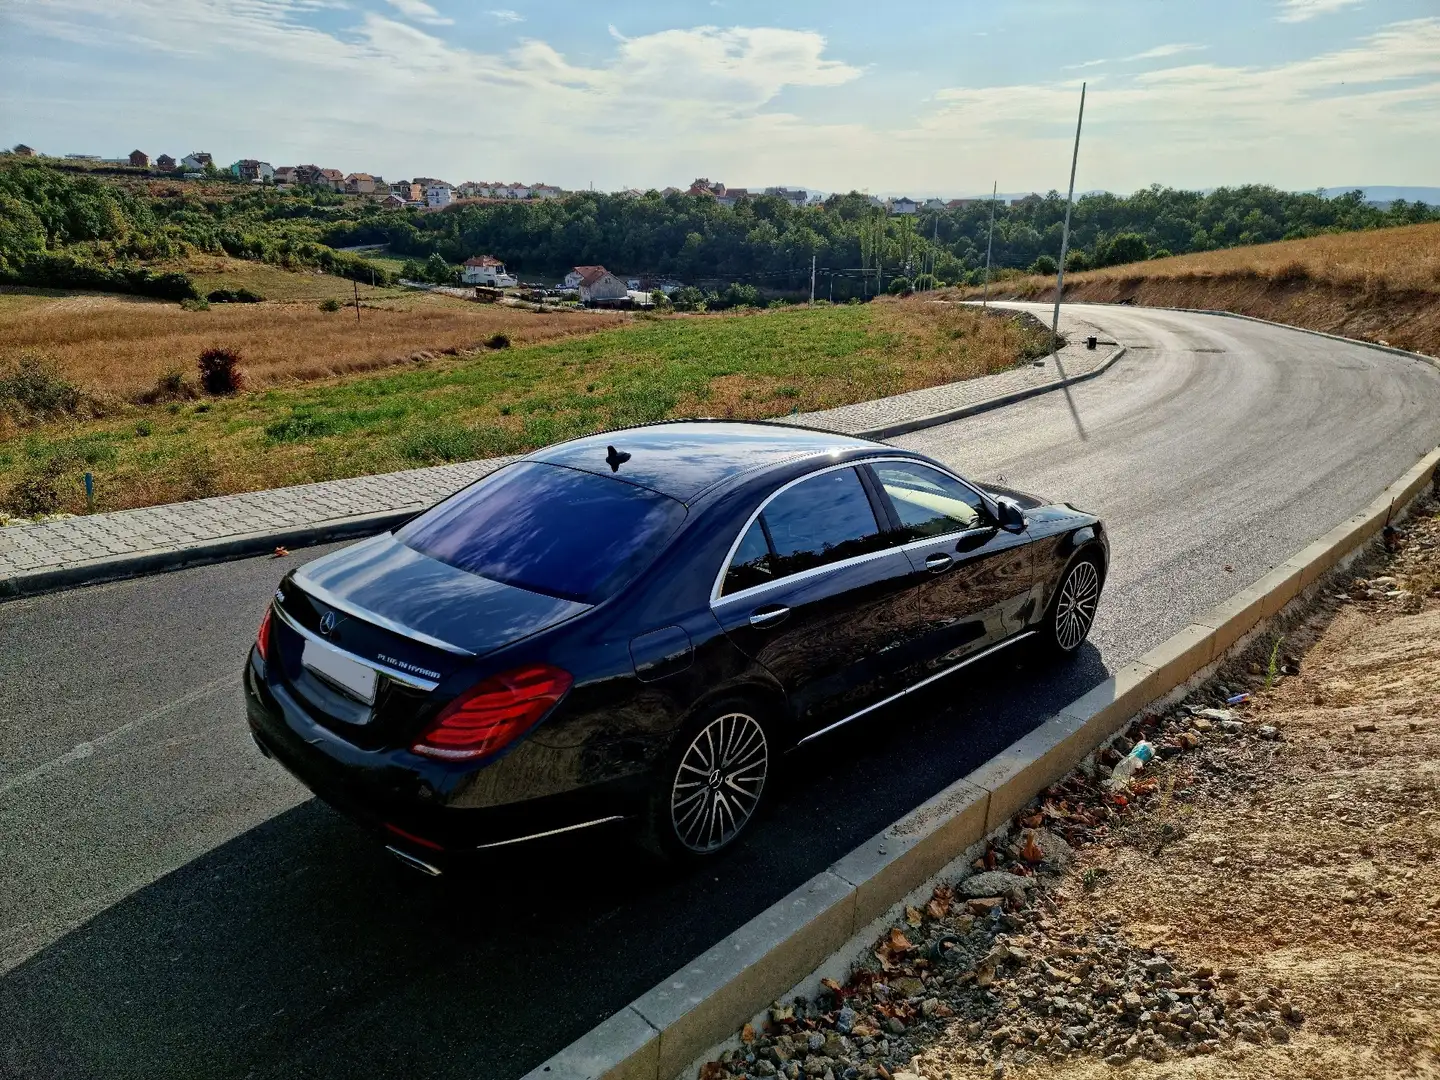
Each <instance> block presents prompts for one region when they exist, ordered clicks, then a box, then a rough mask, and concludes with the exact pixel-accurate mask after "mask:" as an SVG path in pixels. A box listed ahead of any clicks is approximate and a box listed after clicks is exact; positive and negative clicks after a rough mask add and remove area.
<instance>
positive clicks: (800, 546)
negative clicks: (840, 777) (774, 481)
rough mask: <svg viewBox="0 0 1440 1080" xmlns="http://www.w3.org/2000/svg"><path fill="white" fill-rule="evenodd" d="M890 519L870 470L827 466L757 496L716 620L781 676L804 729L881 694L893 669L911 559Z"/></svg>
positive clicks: (908, 601)
mask: <svg viewBox="0 0 1440 1080" xmlns="http://www.w3.org/2000/svg"><path fill="white" fill-rule="evenodd" d="M882 522H884V523H885V524H882ZM887 524H888V520H887V516H886V514H885V512H884V511H883V510H882V509H881V504H880V502H879V497H878V493H876V492H875V491H874V490H873V489H872V488H871V487H870V486H869V484H868V478H866V479H865V480H862V478H861V474H860V473H859V472H858V471H857V470H856V469H855V468H853V467H851V466H841V467H838V468H832V469H827V470H825V471H823V472H819V473H816V474H814V475H812V476H809V477H806V478H805V479H803V480H800V481H798V482H796V483H793V484H791V485H789V486H787V487H784V488H782V489H781V490H780V491H778V492H777V493H776V494H775V495H773V496H772V497H771V498H770V500H769V501H768V502H766V503H765V504H764V506H763V507H762V509H761V512H760V513H759V514H758V515H757V516H756V517H755V518H754V519H753V520H752V521H751V522H750V524H749V525H748V526H747V528H746V530H745V532H744V533H743V534H742V535H741V537H740V539H739V543H738V545H737V547H736V549H735V551H734V554H733V555H732V556H731V559H730V563H729V565H728V566H727V568H726V570H725V573H724V577H723V578H722V580H721V582H720V586H719V595H718V597H717V598H716V599H715V600H714V602H713V605H712V606H713V610H714V612H715V617H716V618H717V619H718V620H719V621H720V625H721V626H722V627H723V628H724V629H725V632H726V634H727V635H728V636H729V637H730V639H731V640H732V641H733V642H734V643H735V644H736V646H738V647H739V648H740V649H741V650H742V651H743V652H745V653H746V654H747V655H748V656H750V657H752V658H753V659H755V660H757V661H758V662H760V663H761V664H763V665H764V666H765V667H766V668H767V669H768V670H769V671H770V672H771V673H772V674H773V675H774V676H775V678H776V679H777V680H779V682H780V683H781V685H782V686H783V687H784V688H785V692H786V694H787V695H788V696H789V700H790V704H791V710H792V713H793V715H794V716H795V717H796V718H797V720H798V721H799V724H800V726H801V728H802V730H804V731H814V730H818V729H819V728H821V727H824V726H826V725H827V724H829V723H832V722H834V721H836V720H838V719H841V718H843V717H845V716H848V715H850V714H851V713H853V712H856V711H858V710H860V709H863V708H864V707H865V706H867V705H869V704H871V703H873V702H874V701H876V700H878V699H879V698H880V697H881V696H883V695H884V694H885V693H886V692H887V687H889V685H890V682H891V680H892V678H893V676H894V675H895V674H896V671H897V667H896V664H897V660H898V656H899V653H898V650H897V646H898V645H899V644H900V642H901V638H902V635H903V633H904V631H905V628H906V626H907V625H908V624H909V623H911V622H913V614H912V612H911V610H910V609H911V608H912V607H913V604H914V600H913V598H912V597H911V596H910V595H909V593H910V589H911V583H910V578H911V576H912V566H911V563H910V560H909V558H908V557H907V556H906V555H905V552H904V551H902V550H901V549H900V547H899V546H898V543H897V540H896V537H895V536H894V535H893V534H892V533H891V532H890V531H889V530H888V528H887V527H886V525H887Z"/></svg>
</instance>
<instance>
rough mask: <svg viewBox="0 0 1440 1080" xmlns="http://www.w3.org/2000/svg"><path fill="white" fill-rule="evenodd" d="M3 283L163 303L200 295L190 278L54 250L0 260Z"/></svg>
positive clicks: (0, 278) (185, 275)
mask: <svg viewBox="0 0 1440 1080" xmlns="http://www.w3.org/2000/svg"><path fill="white" fill-rule="evenodd" d="M0 281H5V282H10V283H13V284H16V285H39V286H44V287H49V288H59V289H100V290H103V291H106V292H123V293H135V294H137V295H140V296H158V297H160V298H161V299H163V300H187V299H195V298H197V297H198V296H199V295H200V294H199V293H198V292H196V290H195V283H194V282H193V281H191V280H190V277H189V275H187V274H179V273H174V272H166V273H157V272H155V271H154V270H147V269H145V268H144V267H140V266H126V265H124V264H116V265H111V264H105V265H101V264H98V263H93V262H89V261H88V260H86V259H83V258H81V257H79V256H76V255H71V254H68V253H57V252H51V251H39V252H25V253H22V254H20V255H18V256H9V255H8V253H7V257H5V258H0Z"/></svg>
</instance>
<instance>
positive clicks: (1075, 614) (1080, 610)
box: [1040, 555, 1105, 658]
mask: <svg viewBox="0 0 1440 1080" xmlns="http://www.w3.org/2000/svg"><path fill="white" fill-rule="evenodd" d="M1104 584H1105V575H1104V573H1103V572H1102V571H1101V569H1100V564H1099V563H1098V562H1097V561H1096V560H1095V559H1094V558H1092V557H1091V556H1088V555H1084V556H1081V557H1080V558H1078V559H1076V560H1075V561H1074V562H1072V563H1071V564H1070V565H1069V566H1067V567H1066V568H1065V573H1064V575H1063V576H1062V577H1061V578H1060V584H1059V585H1058V586H1057V587H1056V589H1055V595H1054V597H1053V598H1052V599H1051V601H1050V607H1049V609H1048V610H1047V611H1046V612H1045V620H1044V622H1043V623H1042V624H1041V626H1040V642H1041V647H1042V648H1043V649H1044V650H1045V652H1047V653H1049V654H1050V655H1051V656H1054V657H1058V658H1065V657H1071V656H1074V655H1075V654H1076V653H1077V652H1079V650H1080V646H1081V645H1083V644H1084V643H1085V639H1086V637H1088V636H1089V634H1090V628H1091V627H1092V626H1094V625H1095V612H1096V611H1097V609H1098V608H1099V606H1100V590H1101V589H1102V588H1103V587H1104Z"/></svg>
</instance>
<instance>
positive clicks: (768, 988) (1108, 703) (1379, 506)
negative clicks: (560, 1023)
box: [522, 449, 1440, 1080]
mask: <svg viewBox="0 0 1440 1080" xmlns="http://www.w3.org/2000/svg"><path fill="white" fill-rule="evenodd" d="M1437 466H1440V449H1436V450H1432V451H1431V452H1430V453H1428V454H1426V455H1425V456H1424V457H1422V458H1421V459H1420V460H1419V461H1418V462H1417V463H1416V464H1415V465H1413V466H1412V467H1411V468H1410V469H1409V470H1407V471H1406V472H1405V474H1404V475H1402V476H1401V477H1400V479H1398V480H1396V481H1395V482H1394V483H1392V484H1391V485H1389V486H1388V487H1387V488H1386V489H1385V490H1384V491H1383V492H1381V494H1380V495H1379V496H1378V497H1376V498H1375V499H1374V500H1373V501H1372V502H1371V503H1370V504H1369V505H1368V506H1366V508H1365V509H1364V510H1362V511H1360V512H1359V513H1358V514H1355V515H1354V516H1352V517H1350V518H1349V519H1347V520H1346V521H1344V522H1342V523H1340V524H1339V525H1337V526H1335V527H1334V528H1333V529H1331V530H1330V531H1329V532H1327V533H1326V534H1325V535H1324V536H1322V537H1320V538H1319V539H1318V540H1316V541H1315V542H1314V543H1312V544H1309V545H1308V546H1306V547H1305V548H1303V549H1302V550H1301V551H1299V552H1297V553H1296V554H1295V555H1294V556H1292V557H1291V558H1290V559H1288V560H1287V561H1286V562H1284V563H1282V564H1280V565H1279V566H1277V567H1275V568H1274V569H1273V570H1271V571H1270V572H1269V573H1268V574H1266V575H1265V576H1264V577H1262V578H1260V579H1259V580H1258V581H1256V582H1255V583H1253V584H1252V585H1250V586H1248V587H1247V588H1245V589H1242V590H1240V591H1239V592H1237V593H1236V594H1234V595H1233V596H1232V597H1231V598H1230V599H1229V600H1226V601H1224V602H1222V603H1221V604H1218V605H1216V606H1215V607H1214V608H1211V609H1210V611H1208V612H1206V613H1205V614H1204V615H1202V616H1200V617H1199V618H1198V619H1196V621H1195V622H1193V623H1191V624H1190V625H1188V626H1186V627H1185V628H1184V629H1183V630H1181V631H1179V632H1178V633H1176V634H1173V635H1171V636H1170V637H1169V638H1167V639H1166V640H1165V641H1163V642H1161V643H1160V644H1159V645H1157V646H1155V647H1154V648H1153V649H1151V650H1150V651H1149V652H1147V653H1145V654H1144V655H1143V656H1141V657H1140V658H1139V659H1138V660H1136V661H1134V662H1132V663H1130V664H1127V665H1125V666H1124V667H1122V668H1120V669H1118V670H1117V671H1115V672H1114V673H1113V674H1111V676H1110V677H1109V678H1108V679H1106V680H1105V681H1104V682H1102V683H1100V684H1099V685H1098V686H1096V687H1093V688H1092V689H1091V690H1089V691H1087V692H1086V693H1084V694H1082V695H1081V696H1080V697H1079V698H1077V699H1075V700H1074V701H1072V702H1071V703H1070V704H1069V705H1067V706H1065V707H1064V708H1062V709H1061V710H1060V711H1059V712H1058V713H1056V714H1055V715H1053V716H1051V717H1048V718H1047V719H1046V720H1044V721H1043V722H1042V723H1041V724H1039V725H1038V726H1037V727H1035V728H1034V729H1032V730H1031V731H1029V732H1027V733H1026V734H1025V735H1022V736H1021V737H1020V738H1019V739H1017V740H1016V741H1015V742H1013V743H1011V744H1010V745H1009V746H1008V747H1006V748H1005V749H1004V750H1002V751H1001V752H1000V753H999V754H997V755H995V756H994V757H992V758H991V759H990V760H989V761H987V762H985V764H983V765H981V766H980V767H979V768H978V769H975V770H974V771H972V772H971V773H969V774H968V775H966V776H964V777H962V778H961V779H959V780H957V781H955V782H954V783H953V784H951V785H949V786H948V787H946V788H945V789H944V790H942V791H941V792H939V793H938V794H937V795H935V796H933V797H932V798H930V799H928V800H926V802H924V803H922V804H921V805H920V806H918V807H916V808H915V809H914V810H911V811H910V812H909V813H908V814H906V815H904V816H903V817H901V818H900V819H899V820H898V821H896V822H894V823H893V824H891V825H890V826H889V827H888V828H886V829H885V830H883V831H882V832H880V833H878V834H877V835H876V836H874V837H872V838H871V839H870V840H868V841H866V842H865V843H863V844H861V845H860V846H859V847H857V848H855V849H854V850H852V851H851V852H850V853H848V854H847V855H845V856H842V857H841V858H840V859H838V860H836V861H835V862H834V863H832V864H831V865H830V867H829V868H828V869H826V870H824V871H822V872H821V873H819V874H817V875H815V876H814V877H813V878H811V879H810V880H809V881H807V882H805V883H804V884H803V885H801V886H799V887H798V888H797V889H795V890H793V891H792V892H791V893H790V894H789V895H787V896H786V897H784V898H783V899H781V900H779V901H778V902H776V903H775V904H773V905H771V906H770V907H769V908H767V909H766V910H765V911H763V912H761V913H760V914H759V915H757V916H755V917H754V918H753V919H751V920H750V921H749V922H747V923H745V924H744V925H743V926H741V927H740V928H738V929H737V930H735V931H734V932H733V933H731V934H729V935H727V936H726V937H725V938H724V939H723V940H721V941H720V942H717V943H716V944H715V945H713V946H712V947H711V948H709V949H707V950H705V952H703V953H702V954H700V956H698V957H696V958H695V960H693V961H692V962H690V963H689V964H686V965H685V966H684V967H682V968H681V969H680V970H678V971H676V972H675V973H674V974H673V975H671V976H670V977H669V978H667V979H664V980H662V981H661V982H660V983H658V984H657V985H656V986H654V987H652V988H651V989H650V990H648V991H647V992H646V993H644V994H642V995H641V996H640V997H639V998H637V999H636V1000H635V1001H634V1002H632V1003H631V1004H629V1005H627V1006H626V1007H625V1008H624V1009H622V1010H621V1011H620V1012H619V1013H617V1014H615V1016H612V1017H611V1018H609V1019H608V1020H606V1021H604V1022H603V1023H601V1024H600V1025H598V1026H596V1027H595V1028H593V1029H591V1030H590V1031H589V1032H587V1033H586V1034H585V1035H583V1036H581V1037H580V1038H579V1039H578V1040H576V1041H575V1042H574V1043H572V1044H571V1045H570V1046H568V1047H566V1048H565V1049H564V1050H561V1051H560V1052H559V1053H558V1054H556V1055H555V1056H553V1057H551V1058H550V1059H549V1060H548V1061H546V1062H543V1063H542V1064H540V1065H538V1066H536V1067H535V1068H534V1069H532V1070H531V1071H530V1072H528V1073H526V1074H525V1076H524V1077H523V1078H522V1080H642V1078H643V1080H671V1078H672V1077H674V1076H676V1075H677V1074H679V1073H680V1071H681V1070H683V1069H685V1068H686V1067H688V1066H690V1065H692V1064H693V1063H695V1062H696V1061H698V1060H700V1059H701V1058H702V1057H703V1056H704V1054H705V1053H706V1052H707V1051H709V1050H710V1049H711V1048H713V1047H715V1046H716V1045H718V1044H721V1043H723V1042H724V1041H725V1040H727V1039H728V1038H731V1037H733V1035H734V1032H735V1031H736V1030H737V1029H738V1028H739V1027H740V1026H741V1025H742V1024H744V1023H746V1022H747V1021H749V1020H750V1019H751V1018H752V1017H754V1016H755V1015H757V1014H758V1013H760V1012H761V1011H762V1010H763V1009H765V1008H766V1007H767V1006H768V1005H769V1004H770V1003H771V1002H772V1001H775V1000H778V999H779V998H780V997H781V996H782V995H783V994H784V993H785V992H786V991H787V990H791V989H792V988H794V987H796V986H798V985H800V984H801V983H802V982H803V981H804V980H805V978H806V977H807V976H808V975H809V974H811V973H813V972H815V971H818V970H820V969H821V968H822V966H823V965H824V964H825V962H826V961H827V960H828V959H829V958H830V957H832V956H833V955H834V954H835V953H837V952H839V951H840V950H841V949H842V948H845V947H846V946H847V945H849V944H850V943H851V941H852V939H853V938H854V937H855V935H857V934H860V933H862V932H864V931H865V930H866V929H867V928H868V927H870V926H871V924H872V923H873V922H874V921H875V920H876V919H877V918H879V917H881V916H883V915H885V914H886V913H887V912H888V911H889V910H890V909H891V908H892V907H893V906H894V905H895V904H896V903H898V902H899V901H901V900H903V899H904V898H905V897H906V896H908V895H909V894H910V893H912V892H913V891H914V890H915V889H917V888H919V887H920V886H922V885H924V884H925V883H926V882H927V881H928V880H929V879H931V878H932V877H934V876H935V875H936V874H937V873H939V872H940V871H941V870H942V869H943V868H944V867H945V866H947V865H948V864H949V863H951V862H952V861H954V860H955V859H956V858H958V857H960V856H962V855H964V854H965V852H966V850H967V849H968V848H970V847H971V846H973V845H975V844H978V843H980V842H981V841H982V840H984V839H985V837H987V836H989V835H990V834H992V833H993V832H995V831H996V830H997V829H998V828H1001V827H1003V826H1004V825H1005V824H1006V822H1008V821H1009V819H1010V818H1011V817H1012V816H1013V815H1014V813H1015V812H1016V811H1018V810H1020V809H1021V808H1022V807H1024V806H1025V805H1026V804H1027V803H1028V802H1029V801H1030V800H1031V799H1033V798H1034V797H1035V796H1036V795H1037V794H1039V793H1040V792H1041V791H1043V790H1044V789H1045V788H1046V787H1048V786H1049V785H1050V784H1052V783H1054V782H1055V781H1056V780H1058V779H1059V778H1060V777H1062V776H1064V775H1065V774H1066V773H1067V772H1069V771H1070V770H1071V769H1072V768H1074V767H1075V766H1076V765H1077V764H1079V763H1080V762H1081V761H1083V760H1084V759H1085V758H1086V757H1087V756H1088V755H1090V754H1091V753H1093V752H1094V751H1095V750H1096V749H1097V748H1099V747H1100V746H1102V745H1103V744H1104V743H1105V742H1107V741H1108V740H1109V739H1111V738H1112V737H1113V736H1114V735H1115V734H1116V733H1117V732H1119V731H1121V730H1122V729H1123V728H1124V727H1125V725H1126V723H1128V722H1129V720H1130V718H1131V717H1132V716H1134V715H1135V714H1136V713H1138V712H1140V711H1141V710H1142V709H1143V708H1145V707H1146V706H1147V705H1149V704H1151V703H1152V702H1155V701H1158V700H1160V699H1162V698H1165V697H1167V696H1169V695H1171V694H1174V693H1176V692H1177V691H1178V690H1179V688H1181V687H1183V686H1185V685H1186V684H1187V683H1189V682H1191V681H1192V680H1194V679H1196V678H1197V677H1203V675H1204V674H1205V673H1206V672H1207V671H1209V670H1213V668H1214V667H1215V666H1216V665H1217V664H1218V663H1219V662H1220V660H1221V659H1223V658H1224V656H1225V655H1226V654H1227V653H1228V652H1229V651H1231V650H1232V649H1234V648H1235V647H1236V646H1237V645H1240V644H1242V643H1244V642H1246V641H1247V640H1248V639H1249V638H1250V637H1251V636H1252V635H1253V634H1254V633H1255V632H1256V631H1257V630H1259V629H1260V628H1262V627H1263V626H1264V625H1265V623H1267V622H1268V620H1269V619H1270V618H1271V617H1273V616H1274V615H1276V614H1278V613H1279V612H1280V611H1281V610H1282V609H1284V608H1285V607H1286V606H1287V605H1288V604H1289V603H1291V601H1293V600H1295V599H1297V598H1298V597H1300V596H1301V594H1302V593H1305V592H1306V591H1307V590H1308V589H1309V588H1310V587H1311V586H1313V585H1315V584H1316V583H1317V582H1319V581H1320V580H1322V579H1323V578H1324V576H1325V575H1326V574H1327V573H1329V572H1330V571H1332V570H1334V569H1336V568H1337V567H1339V566H1341V565H1343V564H1344V563H1346V562H1348V561H1349V560H1350V559H1351V558H1353V557H1355V556H1356V555H1358V554H1359V553H1360V552H1361V551H1362V550H1363V548H1364V545H1365V544H1366V542H1367V541H1369V540H1370V539H1372V538H1373V537H1375V536H1376V535H1377V534H1379V533H1380V532H1381V530H1382V529H1383V528H1384V526H1385V525H1386V524H1387V523H1388V522H1389V521H1391V520H1393V519H1395V518H1398V517H1399V516H1400V515H1402V514H1404V513H1405V512H1407V511H1408V510H1409V508H1410V504H1411V503H1412V502H1413V500H1414V499H1415V498H1416V497H1417V496H1418V495H1419V494H1420V493H1421V489H1422V488H1424V487H1425V485H1426V483H1427V481H1428V482H1430V483H1431V484H1434V483H1435V482H1436V469H1437ZM636 1020H639V1021H640V1022H641V1023H643V1025H644V1027H643V1028H642V1027H641V1025H640V1024H639V1023H636Z"/></svg>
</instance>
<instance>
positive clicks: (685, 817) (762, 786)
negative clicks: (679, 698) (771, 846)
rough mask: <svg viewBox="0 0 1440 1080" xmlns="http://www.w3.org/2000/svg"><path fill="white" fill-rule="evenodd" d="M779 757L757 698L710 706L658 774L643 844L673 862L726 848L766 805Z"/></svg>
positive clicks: (689, 724) (687, 727)
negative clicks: (756, 700) (755, 699)
mask: <svg viewBox="0 0 1440 1080" xmlns="http://www.w3.org/2000/svg"><path fill="white" fill-rule="evenodd" d="M778 757H779V744H778V742H777V741H776V738H775V734H774V728H773V726H772V725H771V723H770V721H769V718H768V716H767V712H766V710H764V709H762V708H761V707H759V706H758V704H757V703H756V702H755V701H753V700H749V699H745V698H732V699H727V700H725V701H722V702H717V703H714V704H712V705H709V706H707V707H706V708H705V709H704V710H702V711H701V712H699V713H697V714H696V715H695V716H694V717H692V718H691V719H690V720H689V721H688V722H686V724H685V725H684V726H683V727H682V728H681V729H680V731H679V732H678V733H677V734H676V736H675V739H674V741H673V742H672V744H671V746H670V750H669V751H668V752H667V753H666V755H665V757H664V760H663V761H662V763H661V766H660V768H659V770H658V771H657V773H656V777H655V783H654V786H653V788H652V791H651V796H650V802H649V806H648V808H647V812H646V820H645V829H644V833H643V836H642V842H643V845H644V846H645V847H646V848H647V849H649V850H650V851H651V852H653V853H655V854H657V855H660V856H661V857H663V858H665V859H667V860H670V861H674V862H696V861H702V860H705V859H710V858H713V857H715V856H716V855H719V854H721V853H722V852H724V851H728V850H729V849H730V848H732V847H733V846H734V844H735V842H736V841H737V840H738V839H739V838H740V837H741V836H743V835H744V834H745V832H746V831H747V830H748V829H749V827H750V825H751V824H752V823H753V822H754V821H755V819H756V818H757V817H758V816H759V814H760V812H761V810H762V809H763V807H764V806H765V804H766V803H767V801H768V799H769V795H770V792H771V791H772V790H773V788H774V781H775V774H776V767H777V759H778Z"/></svg>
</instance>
